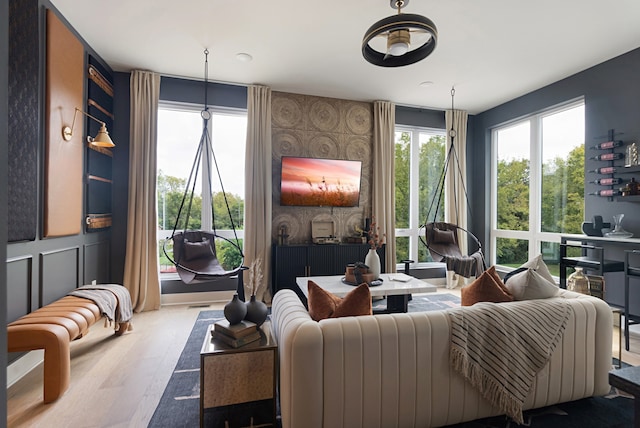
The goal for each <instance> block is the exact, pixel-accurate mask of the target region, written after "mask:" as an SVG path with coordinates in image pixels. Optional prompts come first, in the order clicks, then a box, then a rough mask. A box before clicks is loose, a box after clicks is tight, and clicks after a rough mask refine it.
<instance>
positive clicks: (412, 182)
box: [394, 124, 448, 271]
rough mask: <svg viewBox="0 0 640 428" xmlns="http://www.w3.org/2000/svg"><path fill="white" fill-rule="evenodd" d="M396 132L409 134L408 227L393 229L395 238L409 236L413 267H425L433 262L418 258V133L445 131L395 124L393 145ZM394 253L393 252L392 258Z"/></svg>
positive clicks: (399, 265) (399, 266) (443, 133)
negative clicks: (413, 261)
mask: <svg viewBox="0 0 640 428" xmlns="http://www.w3.org/2000/svg"><path fill="white" fill-rule="evenodd" d="M398 132H407V133H409V134H411V143H410V149H409V152H410V157H409V207H410V210H409V227H408V228H396V229H395V238H396V239H397V238H405V237H407V238H409V259H410V260H415V261H416V263H414V264H413V266H414V267H418V268H420V267H426V266H431V265H432V264H433V263H434V262H424V261H422V262H421V261H418V260H419V257H418V255H419V248H420V245H421V239H420V236H421V232H423V231H424V228H423V227H421V226H422V223H423V221H424V219H423V218H420V207H419V203H418V198H419V193H420V192H419V185H420V181H419V173H420V134H432V135H440V136H443V137H445V141H446V137H447V131H446V130H445V129H438V128H430V127H426V126H411V125H401V124H396V125H395V129H394V146H395V144H396V143H395V141H396V138H395V135H396V133H398ZM446 150H447V145H446V144H445V157H446ZM447 193H448V192H447V184H446V182H445V189H444V197H445V201H444V206H445V209H446V206H447V196H448V195H447ZM395 257H396V255H395V254H394V258H395ZM396 269H397V270H398V271H402V270H404V264H403V263H396Z"/></svg>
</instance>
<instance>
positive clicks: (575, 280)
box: [567, 267, 590, 294]
mask: <svg viewBox="0 0 640 428" xmlns="http://www.w3.org/2000/svg"><path fill="white" fill-rule="evenodd" d="M575 269H576V271H575V272H573V273H572V274H571V275H569V278H567V290H569V291H575V292H576V293H582V294H590V292H589V278H587V276H586V275H585V274H584V272H582V268H581V267H576V268H575Z"/></svg>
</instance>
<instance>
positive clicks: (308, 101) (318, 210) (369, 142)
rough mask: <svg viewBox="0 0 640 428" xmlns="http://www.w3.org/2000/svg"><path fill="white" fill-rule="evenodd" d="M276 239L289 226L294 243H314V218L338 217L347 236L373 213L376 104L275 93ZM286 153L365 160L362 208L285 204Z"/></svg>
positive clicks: (338, 231) (339, 226) (340, 230)
mask: <svg viewBox="0 0 640 428" xmlns="http://www.w3.org/2000/svg"><path fill="white" fill-rule="evenodd" d="M271 126H272V145H273V151H272V153H273V155H272V156H273V159H272V162H273V169H272V171H273V172H272V174H273V222H272V226H273V242H277V241H278V232H279V230H280V227H281V226H286V228H287V231H288V234H289V239H288V243H290V244H302V243H309V242H311V222H312V221H328V220H333V221H334V223H335V226H336V236H338V237H340V238H345V237H346V236H350V235H352V234H353V232H354V227H355V226H359V227H363V226H364V219H365V218H366V217H368V216H370V214H371V204H370V201H371V186H370V183H371V179H372V176H371V165H372V163H373V162H372V153H373V150H372V149H373V107H372V104H371V103H367V102H357V101H349V100H340V99H334V98H322V97H314V96H309V95H298V94H288V93H283V92H273V93H272V95H271ZM282 156H302V157H313V158H323V159H347V160H359V161H362V182H361V187H360V206H359V207H355V208H327V207H286V206H285V207H283V206H280V172H281V158H282Z"/></svg>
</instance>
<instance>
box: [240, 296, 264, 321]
mask: <svg viewBox="0 0 640 428" xmlns="http://www.w3.org/2000/svg"><path fill="white" fill-rule="evenodd" d="M246 306H247V315H245V317H244V319H246V320H247V321H251V322H254V323H256V325H258V327H259V326H261V325H262V323H264V322H265V320H266V319H267V315H268V314H269V309H268V308H267V305H265V304H264V302H261V301H260V300H256V296H255V295H253V296H251V300H249V301H248V302H247V303H246Z"/></svg>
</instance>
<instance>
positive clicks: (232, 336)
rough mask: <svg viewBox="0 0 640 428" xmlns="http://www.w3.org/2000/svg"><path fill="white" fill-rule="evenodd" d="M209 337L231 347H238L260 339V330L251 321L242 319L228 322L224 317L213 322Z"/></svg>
mask: <svg viewBox="0 0 640 428" xmlns="http://www.w3.org/2000/svg"><path fill="white" fill-rule="evenodd" d="M211 337H212V338H214V339H216V340H219V341H221V342H223V343H226V344H227V345H229V346H231V347H233V348H239V347H241V346H244V345H246V344H248V343H252V342H255V341H256V340H260V330H258V326H257V325H256V324H255V323H253V322H251V321H247V320H243V321H241V322H240V323H238V324H229V321H227V320H226V319H225V320H220V321H216V322H215V323H214V327H213V329H212V330H211Z"/></svg>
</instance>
